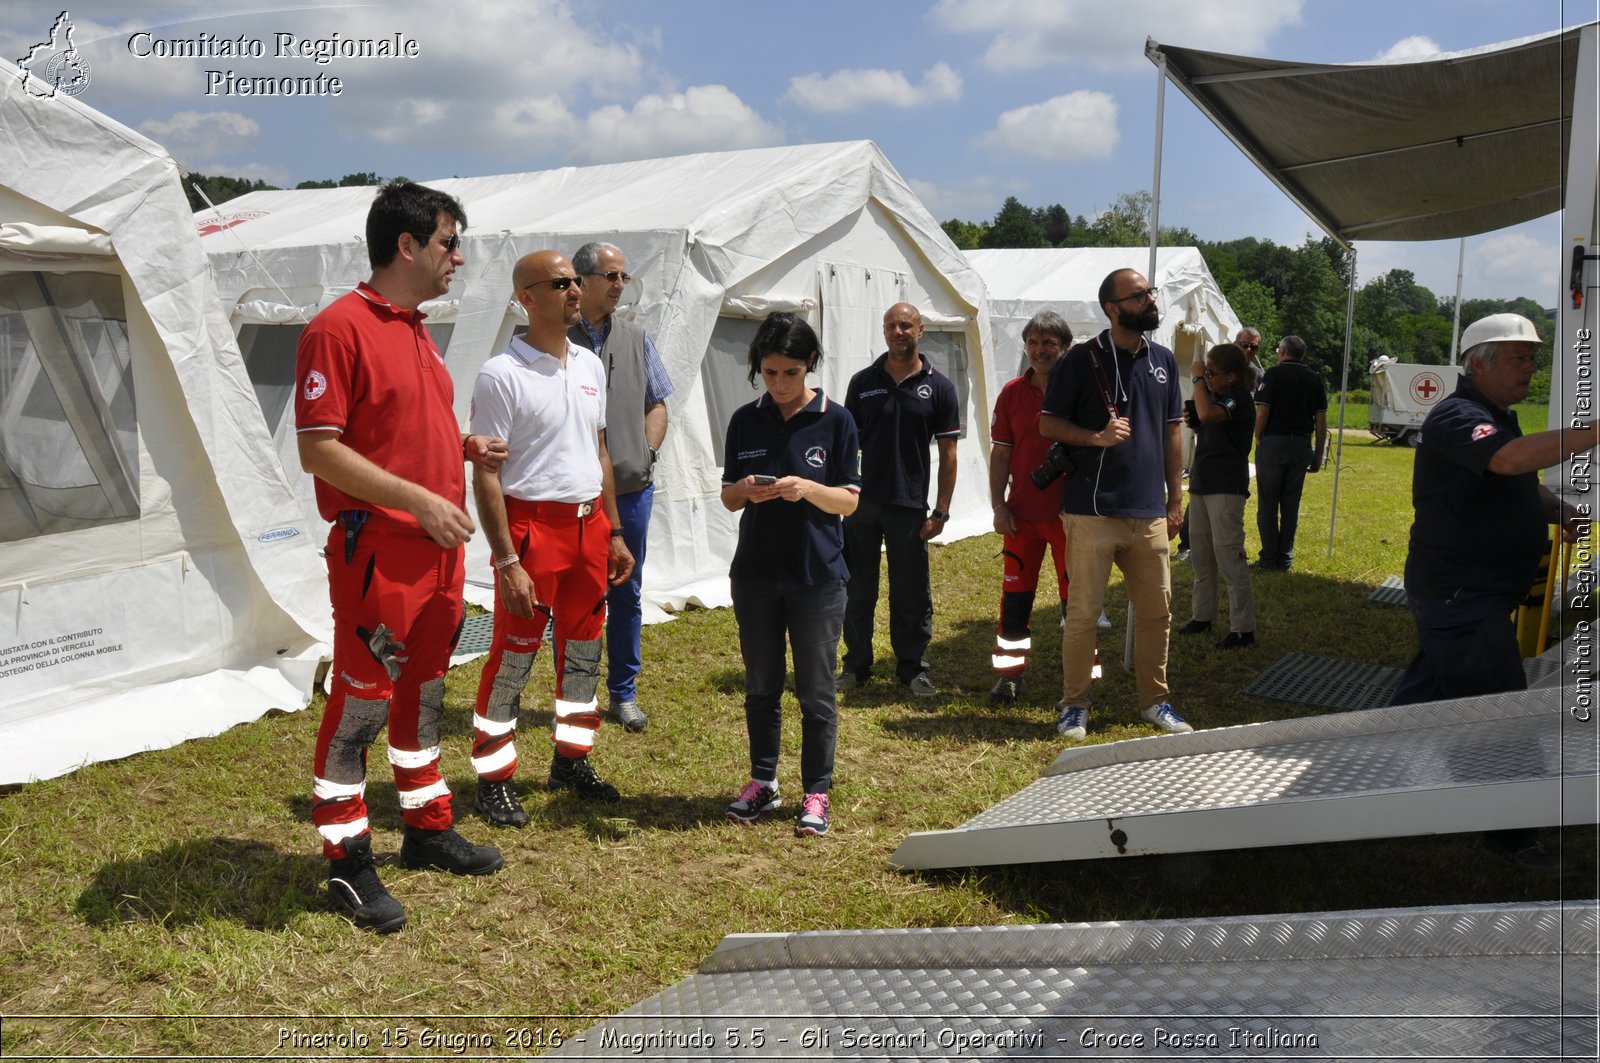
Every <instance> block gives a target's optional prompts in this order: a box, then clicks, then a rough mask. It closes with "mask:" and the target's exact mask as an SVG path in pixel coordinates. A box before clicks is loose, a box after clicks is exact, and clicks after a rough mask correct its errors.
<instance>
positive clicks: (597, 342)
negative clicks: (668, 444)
mask: <svg viewBox="0 0 1600 1063" xmlns="http://www.w3.org/2000/svg"><path fill="white" fill-rule="evenodd" d="M572 268H573V269H574V270H575V271H576V272H577V273H578V275H579V276H580V277H582V278H583V296H582V297H581V298H580V299H579V302H578V310H579V313H580V314H581V315H582V316H581V317H580V318H579V319H578V323H577V324H576V325H573V326H572V328H570V329H568V330H567V335H568V337H569V338H570V339H571V340H572V342H574V343H577V344H581V345H582V346H585V347H588V348H589V349H590V350H592V351H594V352H595V353H596V354H598V355H599V356H600V361H601V362H602V363H603V364H604V365H605V367H606V389H607V393H606V445H607V447H608V449H609V450H610V452H611V468H612V475H613V476H614V477H615V479H616V491H617V513H618V515H619V516H621V518H622V540H623V542H624V543H626V544H627V547H628V552H629V553H630V554H632V555H633V575H632V576H630V577H628V579H627V580H626V581H624V582H622V583H619V584H617V585H616V586H614V587H612V588H611V593H610V594H609V595H608V596H607V598H606V614H607V615H606V689H607V691H608V693H609V694H610V702H611V716H612V719H614V720H616V721H617V722H618V723H620V724H621V725H622V726H623V727H624V728H626V729H627V730H629V731H643V730H644V729H645V726H646V725H647V724H648V723H649V722H650V719H649V717H647V716H646V715H645V714H644V712H643V710H641V709H640V708H639V694H638V679H639V664H640V661H639V628H640V625H641V622H642V621H641V612H642V609H641V601H642V599H641V596H640V591H641V587H642V584H643V582H644V556H645V545H646V538H647V536H648V534H649V530H650V511H651V506H652V503H653V502H654V499H655V484H654V482H653V478H652V474H653V472H654V469H655V463H656V454H657V452H659V451H660V449H661V441H662V440H663V439H664V438H666V435H667V396H668V395H671V394H672V381H671V379H669V378H668V376H667V369H666V366H665V365H663V364H662V362H661V355H660V354H658V353H657V352H656V345H655V342H654V341H653V340H652V339H651V338H650V335H649V333H647V332H645V330H644V329H643V327H641V326H640V325H638V324H636V323H634V322H632V321H624V320H623V319H621V318H619V317H616V316H615V311H616V309H617V301H618V300H619V299H621V298H622V292H623V289H624V288H625V287H626V286H627V284H628V282H629V281H631V280H632V279H633V278H632V277H630V276H628V263H627V261H626V260H625V259H624V258H623V255H622V249H621V248H619V247H617V246H616V245H615V244H605V243H598V242H591V243H587V244H584V245H583V246H582V247H580V248H578V250H577V251H576V252H574V253H573V256H572Z"/></svg>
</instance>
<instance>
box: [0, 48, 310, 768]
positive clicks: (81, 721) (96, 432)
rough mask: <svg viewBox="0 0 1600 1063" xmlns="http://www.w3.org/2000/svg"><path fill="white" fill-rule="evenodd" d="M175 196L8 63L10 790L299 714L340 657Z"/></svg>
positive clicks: (6, 666)
mask: <svg viewBox="0 0 1600 1063" xmlns="http://www.w3.org/2000/svg"><path fill="white" fill-rule="evenodd" d="M35 84H38V82H37V81H35ZM178 181H179V169H178V166H177V164H176V163H175V162H173V160H172V159H171V158H170V157H169V156H168V155H167V153H166V152H165V151H163V150H162V149H161V148H160V147H158V146H157V145H155V144H153V143H151V142H150V141H148V140H146V139H145V138H143V137H141V136H139V135H138V134H136V133H134V132H132V131H130V130H128V129H126V128H124V127H123V126H120V125H118V124H117V123H115V122H113V121H111V120H110V119H107V118H105V117H104V116H102V115H100V114H98V113H96V112H95V111H93V110H91V109H89V108H88V107H85V106H83V105H82V104H79V103H77V102H76V101H74V100H72V99H71V98H69V97H67V96H65V95H62V94H57V95H54V96H51V97H41V96H36V95H33V94H31V93H30V92H29V91H28V90H27V89H26V88H25V87H24V86H23V83H22V80H21V77H20V74H19V72H18V71H17V69H16V68H15V67H13V66H11V65H10V64H7V63H4V62H0V784H4V783H16V782H26V781H29V780H32V779H40V778H49V777H51V776H55V775H60V774H63V773H65V772H68V771H71V770H72V769H73V768H75V767H77V766H79V765H81V764H84V763H87V762H91V761H96V760H104V759H109V758H113V757H118V756H125V755H127V754H130V753H135V752H138V751H140V750H144V749H152V748H160V747H163V746H169V745H173V744H175V743H177V742H180V741H182V740H184V739H186V738H191V737H196V736H200V735H210V734H216V733H219V732H221V731H223V730H225V729H227V728H228V727H230V726H232V725H234V724H236V723H239V722H242V721H245V720H250V719H254V718H256V717H258V716H260V715H261V714H263V713H264V712H267V711H268V710H270V709H275V708H276V709H291V710H292V709H299V708H303V707H304V706H305V705H306V703H307V702H308V700H309V697H310V690H311V686H312V682H311V680H312V677H313V675H314V673H315V670H316V667H317V664H318V661H319V660H320V658H321V656H322V653H323V649H324V648H323V647H322V646H321V645H320V640H323V639H326V638H328V637H329V636H330V635H331V625H330V621H329V617H328V605H327V593H326V589H325V577H324V575H323V572H322V565H321V562H320V560H319V559H318V557H317V552H316V549H315V544H314V543H313V541H312V537H311V534H310V528H309V527H308V526H307V525H306V524H305V522H304V521H303V520H302V518H301V516H300V511H299V507H298V505H297V504H296V501H295V497H294V494H293V489H292V487H291V485H290V484H289V482H288V481H287V479H286V478H285V477H284V474H283V471H282V469H281V467H280V466H279V463H278V462H277V460H276V459H275V457H274V456H273V454H272V449H271V440H270V439H269V437H268V435H267V432H266V430H265V428H264V427H263V426H262V423H261V415H260V413H259V412H258V408H257V406H256V402H255V398H254V396H253V395H252V393H251V388H250V382H249V379H248V378H247V377H246V375H245V371H244V365H243V363H242V361H241V360H240V357H239V352H238V348H237V347H236V346H235V344H234V338H233V334H232V332H231V331H230V330H229V328H228V323H227V320H226V318H225V316H224V315H223V313H222V311H221V307H220V304H219V302H218V298H217V293H216V289H215V288H214V286H213V285H212V281H211V275H210V271H209V270H208V269H207V268H206V260H205V257H204V255H203V254H202V253H201V251H200V246H199V242H198V241H197V240H196V239H195V236H194V231H193V228H192V225H193V221H192V215H191V213H190V212H189V208H188V203H187V201H186V200H185V198H184V195H183V192H182V189H181V187H180V185H179V183H178Z"/></svg>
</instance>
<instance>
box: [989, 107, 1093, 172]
mask: <svg viewBox="0 0 1600 1063" xmlns="http://www.w3.org/2000/svg"><path fill="white" fill-rule="evenodd" d="M1120 138H1121V134H1120V133H1119V132H1118V130H1117V101H1116V100H1115V99H1113V98H1112V97H1111V96H1109V95H1107V94H1106V93H1104V92H1085V91H1079V92H1069V93H1067V94H1066V95H1065V96H1056V97H1054V98H1053V99H1048V100H1045V101H1044V102H1043V103H1033V104H1029V105H1028V106H1026V107H1018V108H1017V109H1016V110H1014V111H1007V112H1005V113H1004V114H1002V115H1001V116H1000V118H999V121H998V122H996V124H995V127H994V128H993V129H991V130H989V132H987V133H985V134H983V136H981V137H979V138H978V144H979V146H981V147H983V148H985V149H987V150H990V151H995V152H998V153H1001V154H1003V155H1010V156H1018V155H1020V156H1022V157H1024V158H1029V159H1058V160H1063V161H1089V160H1094V159H1104V158H1107V157H1109V156H1110V154H1111V152H1112V149H1114V148H1115V147H1116V146H1117V141H1118V140H1119V139H1120Z"/></svg>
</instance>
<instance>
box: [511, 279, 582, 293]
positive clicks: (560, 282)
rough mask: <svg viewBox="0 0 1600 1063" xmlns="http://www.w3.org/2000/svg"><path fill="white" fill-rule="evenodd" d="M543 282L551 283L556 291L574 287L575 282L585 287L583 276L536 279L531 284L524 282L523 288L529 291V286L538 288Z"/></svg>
mask: <svg viewBox="0 0 1600 1063" xmlns="http://www.w3.org/2000/svg"><path fill="white" fill-rule="evenodd" d="M541 284H548V285H550V287H552V288H554V289H555V290H556V291H558V292H564V291H566V290H567V289H568V288H570V287H572V286H573V285H574V284H576V285H577V286H578V287H580V288H582V287H583V278H582V277H551V278H549V279H548V280H542V281H534V282H532V283H531V284H524V285H523V286H522V290H523V291H527V290H528V289H529V288H537V287H539V285H541Z"/></svg>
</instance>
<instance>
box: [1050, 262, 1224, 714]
mask: <svg viewBox="0 0 1600 1063" xmlns="http://www.w3.org/2000/svg"><path fill="white" fill-rule="evenodd" d="M1099 299H1100V306H1101V308H1102V309H1103V310H1104V311H1105V314H1106V317H1107V318H1108V319H1109V320H1110V324H1111V327H1110V328H1108V329H1106V330H1105V331H1104V332H1102V333H1100V335H1098V336H1096V337H1095V338H1094V339H1092V340H1090V341H1088V342H1087V343H1080V344H1078V345H1077V346H1075V347H1073V348H1072V349H1071V350H1070V351H1068V352H1067V353H1066V354H1065V355H1063V356H1062V357H1061V360H1060V361H1059V362H1058V363H1057V364H1056V367H1055V368H1054V369H1053V370H1052V371H1051V373H1050V381H1049V383H1048V384H1047V385H1046V387H1045V394H1044V403H1043V406H1042V407H1041V410H1040V416H1039V431H1040V432H1041V433H1043V434H1044V435H1045V436H1046V437H1047V438H1049V439H1053V440H1055V441H1056V442H1059V443H1065V444H1067V446H1068V447H1069V448H1070V450H1071V456H1072V459H1073V462H1074V468H1073V470H1072V471H1071V472H1069V473H1067V474H1066V485H1065V487H1064V488H1063V489H1062V506H1061V508H1062V514H1063V516H1062V523H1063V525H1064V526H1065V529H1066V537H1067V571H1068V572H1070V573H1072V584H1073V590H1072V597H1071V599H1070V601H1069V604H1068V606H1067V626H1066V631H1065V633H1064V634H1063V636H1062V644H1061V660H1062V672H1063V683H1062V698H1061V702H1060V704H1059V705H1058V706H1057V707H1058V708H1059V709H1060V710H1061V718H1060V720H1059V721H1058V722H1057V723H1056V730H1057V731H1058V732H1060V734H1061V735H1062V737H1064V738H1067V739H1069V740H1071V741H1074V742H1081V741H1083V739H1084V736H1085V734H1086V733H1087V729H1088V723H1089V709H1088V704H1089V691H1090V688H1091V686H1092V684H1093V682H1094V680H1093V668H1094V650H1095V618H1096V616H1097V615H1098V614H1099V612H1100V607H1101V605H1102V604H1103V603H1104V601H1105V594H1106V581H1107V580H1108V579H1110V577H1111V566H1112V565H1113V564H1115V565H1116V566H1117V568H1119V569H1121V570H1122V577H1123V580H1124V582H1125V583H1126V585H1127V588H1128V604H1129V606H1130V607H1131V608H1132V609H1133V612H1134V617H1135V621H1134V642H1133V666H1134V679H1135V682H1136V684H1137V686H1138V697H1139V704H1140V705H1142V706H1144V709H1143V710H1142V712H1141V715H1142V716H1143V717H1144V718H1145V719H1146V720H1147V721H1149V722H1150V723H1152V724H1155V725H1156V726H1157V727H1159V728H1161V729H1162V730H1165V731H1171V732H1174V733H1181V732H1184V731H1191V730H1193V728H1192V727H1190V726H1189V724H1187V723H1185V722H1184V720H1183V717H1181V716H1179V715H1178V714H1177V712H1175V711H1174V710H1173V708H1172V705H1171V703H1170V702H1169V701H1168V697H1169V692H1168V688H1167V634H1168V628H1169V627H1170V625H1171V623H1172V577H1171V573H1170V572H1169V571H1168V568H1167V562H1168V555H1169V553H1170V547H1169V546H1168V543H1169V542H1170V541H1171V539H1172V537H1173V536H1175V535H1177V533H1178V525H1179V524H1181V523H1182V522H1183V493H1182V492H1183V462H1182V455H1183V441H1182V435H1181V430H1182V425H1183V401H1182V395H1181V392H1180V391H1179V386H1178V363H1177V360H1176V359H1174V358H1173V356H1172V352H1171V351H1169V350H1168V349H1167V348H1165V347H1163V346H1161V345H1160V344H1156V343H1151V342H1150V341H1149V340H1148V339H1146V338H1145V335H1144V334H1145V333H1146V332H1148V331H1150V330H1151V329H1153V328H1155V327H1156V326H1157V325H1159V324H1160V323H1161V313H1160V311H1159V310H1158V309H1157V308H1156V291H1155V289H1153V288H1152V287H1150V282H1149V281H1147V280H1146V279H1145V278H1144V276H1143V275H1142V274H1141V273H1139V271H1137V270H1133V269H1119V270H1116V271H1114V272H1112V273H1110V274H1109V275H1107V277H1106V279H1105V280H1104V281H1102V282H1101V284H1100V292H1099Z"/></svg>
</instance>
